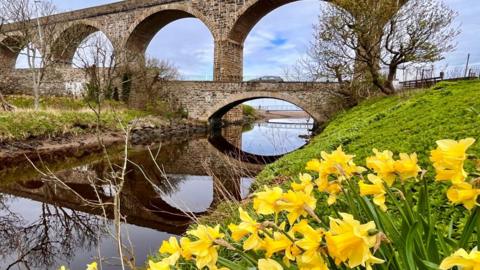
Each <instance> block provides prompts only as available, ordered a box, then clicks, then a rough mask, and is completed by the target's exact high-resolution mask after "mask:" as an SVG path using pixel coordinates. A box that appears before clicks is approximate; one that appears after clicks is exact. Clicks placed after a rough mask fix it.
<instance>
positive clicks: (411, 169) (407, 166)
mask: <svg viewBox="0 0 480 270" xmlns="http://www.w3.org/2000/svg"><path fill="white" fill-rule="evenodd" d="M421 170H422V169H421V168H420V166H418V158H417V154H416V153H413V154H411V155H408V154H405V153H401V154H400V159H399V160H397V161H395V171H396V172H397V174H398V175H399V176H400V180H402V181H405V180H408V179H410V178H416V177H417V176H418V173H419V172H420V171H421Z"/></svg>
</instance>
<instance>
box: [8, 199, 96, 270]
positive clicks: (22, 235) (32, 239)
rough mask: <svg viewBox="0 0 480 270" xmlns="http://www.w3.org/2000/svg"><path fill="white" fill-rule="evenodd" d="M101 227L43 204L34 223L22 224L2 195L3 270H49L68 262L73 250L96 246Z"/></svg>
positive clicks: (85, 216) (80, 215) (93, 218)
mask: <svg viewBox="0 0 480 270" xmlns="http://www.w3.org/2000/svg"><path fill="white" fill-rule="evenodd" d="M104 226H105V225H104V223H103V222H102V220H101V219H100V218H98V217H96V216H93V215H89V214H84V213H81V212H78V211H75V210H70V209H66V208H63V207H58V206H55V205H50V204H46V203H42V204H41V211H40V214H39V216H38V217H37V218H36V219H32V220H26V219H25V218H24V217H22V216H20V215H19V214H18V213H15V212H14V211H12V210H11V206H9V202H8V197H6V196H3V195H2V196H0V242H1V243H2V244H1V245H0V258H1V260H2V261H3V262H4V263H5V267H6V269H12V268H13V267H18V268H21V269H31V268H40V269H50V268H51V267H52V266H53V264H54V263H55V261H57V260H65V259H67V260H68V259H71V258H72V257H73V255H75V251H76V249H77V248H82V249H84V248H87V247H88V248H92V247H94V246H96V245H97V244H98V241H97V239H98V238H99V234H100V233H102V232H103V231H104ZM7 259H8V260H9V261H6V260H7Z"/></svg>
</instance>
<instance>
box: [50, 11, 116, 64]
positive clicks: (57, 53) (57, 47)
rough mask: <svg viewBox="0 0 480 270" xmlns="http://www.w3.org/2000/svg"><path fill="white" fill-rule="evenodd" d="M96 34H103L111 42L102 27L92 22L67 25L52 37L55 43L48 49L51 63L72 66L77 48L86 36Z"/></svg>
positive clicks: (85, 21)
mask: <svg viewBox="0 0 480 270" xmlns="http://www.w3.org/2000/svg"><path fill="white" fill-rule="evenodd" d="M96 32H101V33H103V34H104V35H105V36H106V37H107V38H108V40H109V41H110V42H112V38H111V37H110V36H109V35H108V34H107V33H106V32H105V31H103V30H102V26H101V25H100V24H98V23H96V22H94V21H88V20H82V21H79V22H74V23H69V24H67V25H66V27H64V29H63V30H62V31H60V32H59V34H58V35H56V36H55V37H54V40H55V41H54V43H53V45H52V48H50V50H51V55H52V59H53V61H55V62H57V63H60V64H64V65H72V62H73V57H74V55H75V52H76V51H77V49H78V46H80V44H81V43H82V42H83V41H84V40H85V39H86V38H87V37H88V36H90V35H91V34H93V33H96Z"/></svg>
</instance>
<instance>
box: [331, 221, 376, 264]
mask: <svg viewBox="0 0 480 270" xmlns="http://www.w3.org/2000/svg"><path fill="white" fill-rule="evenodd" d="M340 216H341V217H342V219H334V218H330V230H329V231H328V232H327V233H326V234H325V239H326V242H327V248H328V253H329V254H330V256H331V257H332V258H334V259H335V263H336V264H337V265H339V264H340V263H345V264H346V265H348V266H349V267H350V268H355V267H357V266H360V265H361V266H364V267H367V266H368V265H370V264H372V263H374V262H378V263H381V262H383V260H381V259H377V258H375V257H373V255H372V253H371V252H370V248H372V247H374V246H375V243H376V236H375V235H371V234H370V232H372V231H374V230H375V229H376V228H375V223H374V222H369V223H366V224H360V222H359V221H357V220H355V219H354V218H353V216H352V215H349V214H345V213H340ZM374 258H375V259H376V260H374Z"/></svg>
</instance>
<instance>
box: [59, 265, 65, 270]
mask: <svg viewBox="0 0 480 270" xmlns="http://www.w3.org/2000/svg"><path fill="white" fill-rule="evenodd" d="M58 270H67V268H66V267H65V265H62V266H60V268H58Z"/></svg>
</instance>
